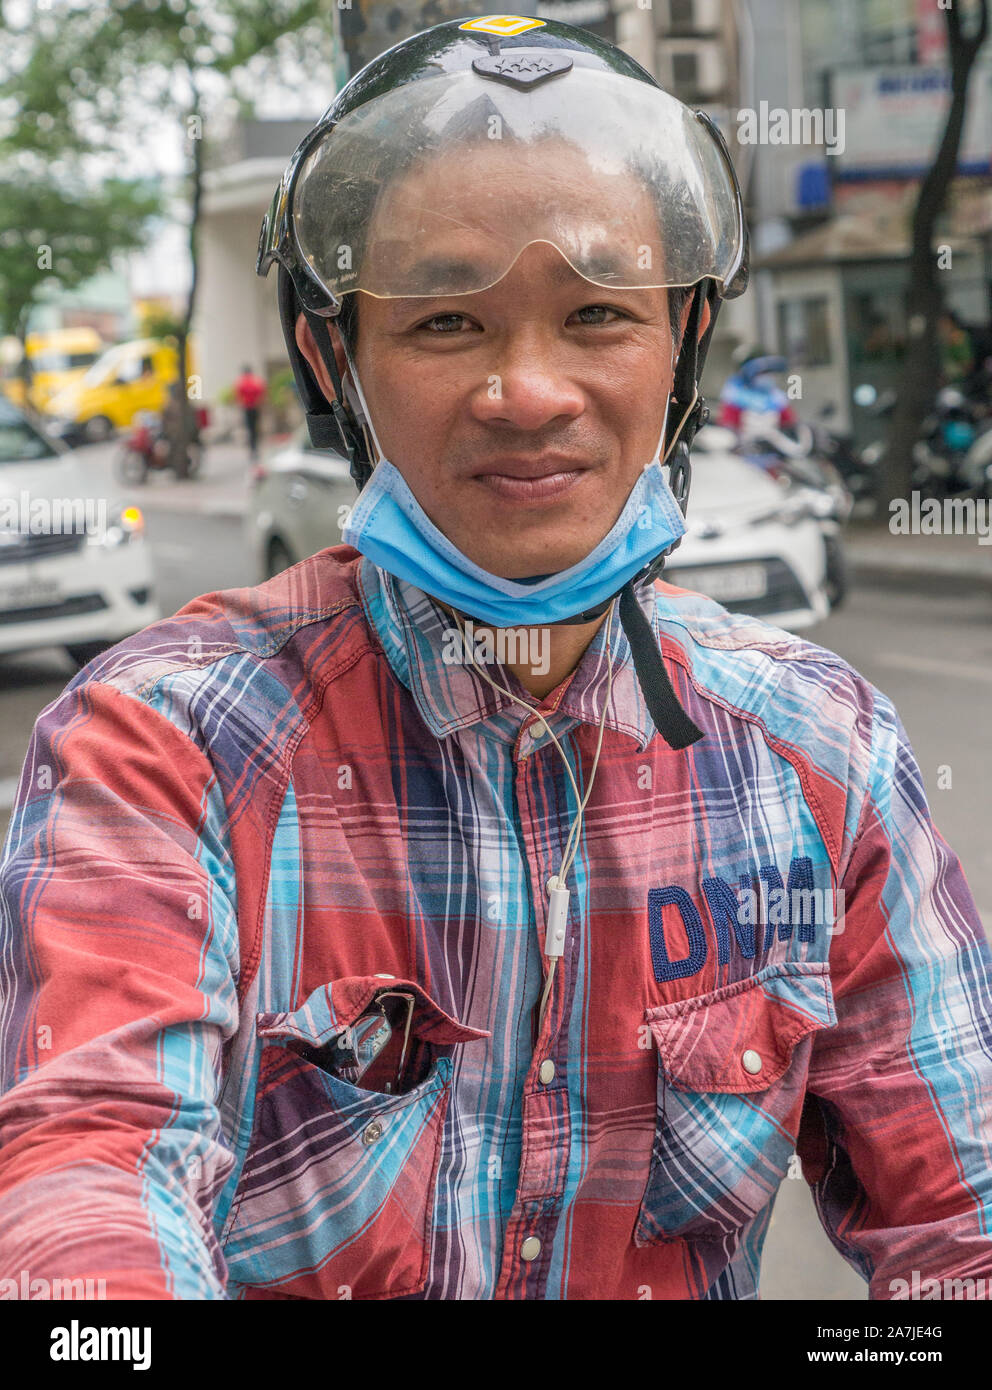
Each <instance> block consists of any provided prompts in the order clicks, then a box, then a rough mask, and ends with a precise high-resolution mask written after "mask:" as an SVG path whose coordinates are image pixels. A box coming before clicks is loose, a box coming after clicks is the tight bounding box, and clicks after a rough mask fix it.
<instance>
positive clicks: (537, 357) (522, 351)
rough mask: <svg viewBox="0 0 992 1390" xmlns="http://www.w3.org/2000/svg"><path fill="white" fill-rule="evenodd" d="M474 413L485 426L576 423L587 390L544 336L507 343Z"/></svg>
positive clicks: (517, 337) (482, 386) (525, 427)
mask: <svg viewBox="0 0 992 1390" xmlns="http://www.w3.org/2000/svg"><path fill="white" fill-rule="evenodd" d="M472 408H473V413H474V415H475V417H476V419H477V420H481V421H483V422H485V423H486V424H496V423H498V422H500V421H503V422H505V423H506V424H510V425H514V426H516V427H517V428H518V429H522V430H538V429H540V428H541V427H542V426H543V425H547V424H549V423H550V422H551V421H552V420H556V419H559V418H561V417H564V418H565V419H570V420H571V419H576V418H577V417H578V416H580V415H581V414H582V412H583V410H584V409H585V399H584V395H583V392H582V390H581V389H580V388H579V387H578V386H577V385H576V384H575V382H574V380H573V379H572V378H571V376H570V375H568V374H567V372H566V370H565V364H564V363H563V361H562V354H561V347H560V345H557V344H555V343H553V342H551V341H549V340H548V338H547V337H546V336H545V335H544V334H538V333H526V334H519V335H515V336H514V337H513V339H512V340H508V341H507V342H506V344H505V346H504V347H503V349H502V351H500V352H498V353H496V354H495V355H494V357H493V361H492V371H491V372H490V373H489V375H488V376H487V377H486V378H485V380H484V381H482V382H480V383H479V386H478V388H477V389H476V391H475V393H474V394H473V397H472Z"/></svg>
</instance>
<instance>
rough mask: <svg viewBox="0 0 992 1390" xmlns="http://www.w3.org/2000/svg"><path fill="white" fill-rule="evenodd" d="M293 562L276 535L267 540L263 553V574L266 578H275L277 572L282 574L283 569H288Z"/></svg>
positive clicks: (294, 562)
mask: <svg viewBox="0 0 992 1390" xmlns="http://www.w3.org/2000/svg"><path fill="white" fill-rule="evenodd" d="M295 564H296V561H295V560H294V559H293V557H292V555H290V553H289V550H288V549H287V548H286V546H285V545H283V543H282V541H281V540H279V539H278V537H276V538H274V539H273V540H271V541H269V547H268V550H267V551H266V553H265V574H266V578H267V579H275V577H276V575H277V574H282V572H283V570H288V569H289V568H290V566H291V565H295Z"/></svg>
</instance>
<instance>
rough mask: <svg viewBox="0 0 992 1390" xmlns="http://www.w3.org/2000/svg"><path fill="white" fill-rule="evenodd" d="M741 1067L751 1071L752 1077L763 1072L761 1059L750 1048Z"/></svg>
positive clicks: (742, 1060)
mask: <svg viewBox="0 0 992 1390" xmlns="http://www.w3.org/2000/svg"><path fill="white" fill-rule="evenodd" d="M741 1066H742V1067H743V1068H744V1070H745V1071H749V1072H750V1073H751V1075H752V1076H754V1075H755V1074H756V1073H757V1072H759V1071H760V1070H761V1058H760V1057H759V1056H758V1054H757V1052H755V1051H754V1049H753V1048H751V1047H749V1048H748V1050H747V1051H746V1052H745V1053H744V1055H743V1057H742V1058H741Z"/></svg>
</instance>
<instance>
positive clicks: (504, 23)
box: [458, 14, 544, 39]
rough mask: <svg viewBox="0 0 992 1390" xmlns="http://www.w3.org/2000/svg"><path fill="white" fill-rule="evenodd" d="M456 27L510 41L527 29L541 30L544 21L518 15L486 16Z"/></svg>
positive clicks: (524, 32)
mask: <svg viewBox="0 0 992 1390" xmlns="http://www.w3.org/2000/svg"><path fill="white" fill-rule="evenodd" d="M458 27H459V29H469V30H471V31H472V32H473V33H476V34H497V35H498V36H499V37H500V38H501V39H510V38H513V37H514V36H515V35H517V34H526V33H527V30H528V29H543V28H544V20H543V19H526V18H525V17H524V16H523V15H519V14H487V15H483V16H482V18H481V19H469V20H466V21H465V23H464V24H459V26H458Z"/></svg>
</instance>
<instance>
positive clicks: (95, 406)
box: [46, 338, 192, 443]
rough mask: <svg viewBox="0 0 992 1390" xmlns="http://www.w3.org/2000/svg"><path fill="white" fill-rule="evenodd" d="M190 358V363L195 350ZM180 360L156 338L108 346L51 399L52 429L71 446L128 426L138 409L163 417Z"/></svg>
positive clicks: (170, 346)
mask: <svg viewBox="0 0 992 1390" xmlns="http://www.w3.org/2000/svg"><path fill="white" fill-rule="evenodd" d="M188 356H189V358H190V360H192V352H189V354H188ZM178 360H179V355H178V352H177V349H176V348H175V346H174V345H173V344H172V343H170V342H165V341H162V340H161V339H158V338H139V339H137V340H136V341H134V342H130V343H118V344H117V345H116V346H115V347H112V348H108V349H107V350H106V352H105V353H104V354H103V355H102V357H100V358H98V359H97V361H96V362H94V363H93V365H92V366H91V367H90V368H89V369H88V371H86V372H85V373H84V374H83V376H82V377H81V378H80V380H79V381H76V382H74V383H73V384H72V385H71V386H68V387H66V389H65V390H64V391H60V392H59V393H58V395H56V396H53V397H52V399H51V400H50V401H49V403H48V406H47V412H46V413H47V416H48V419H47V425H48V428H49V429H50V430H51V431H52V432H53V433H54V434H57V435H59V436H60V437H61V438H62V439H64V440H65V441H66V442H67V443H78V442H80V441H85V442H86V443H95V442H96V441H97V440H101V439H106V438H108V436H109V435H110V434H112V433H113V431H114V430H118V429H124V428H125V427H126V426H127V425H130V423H131V421H132V420H133V419H134V417H135V415H137V413H138V412H139V411H140V410H152V411H155V412H156V414H157V413H159V412H160V411H161V410H162V409H163V407H164V406H165V403H166V401H167V399H168V394H169V387H170V385H171V384H172V382H173V381H175V379H176V374H177V372H176V369H177V365H178ZM191 370H192V369H191Z"/></svg>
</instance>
